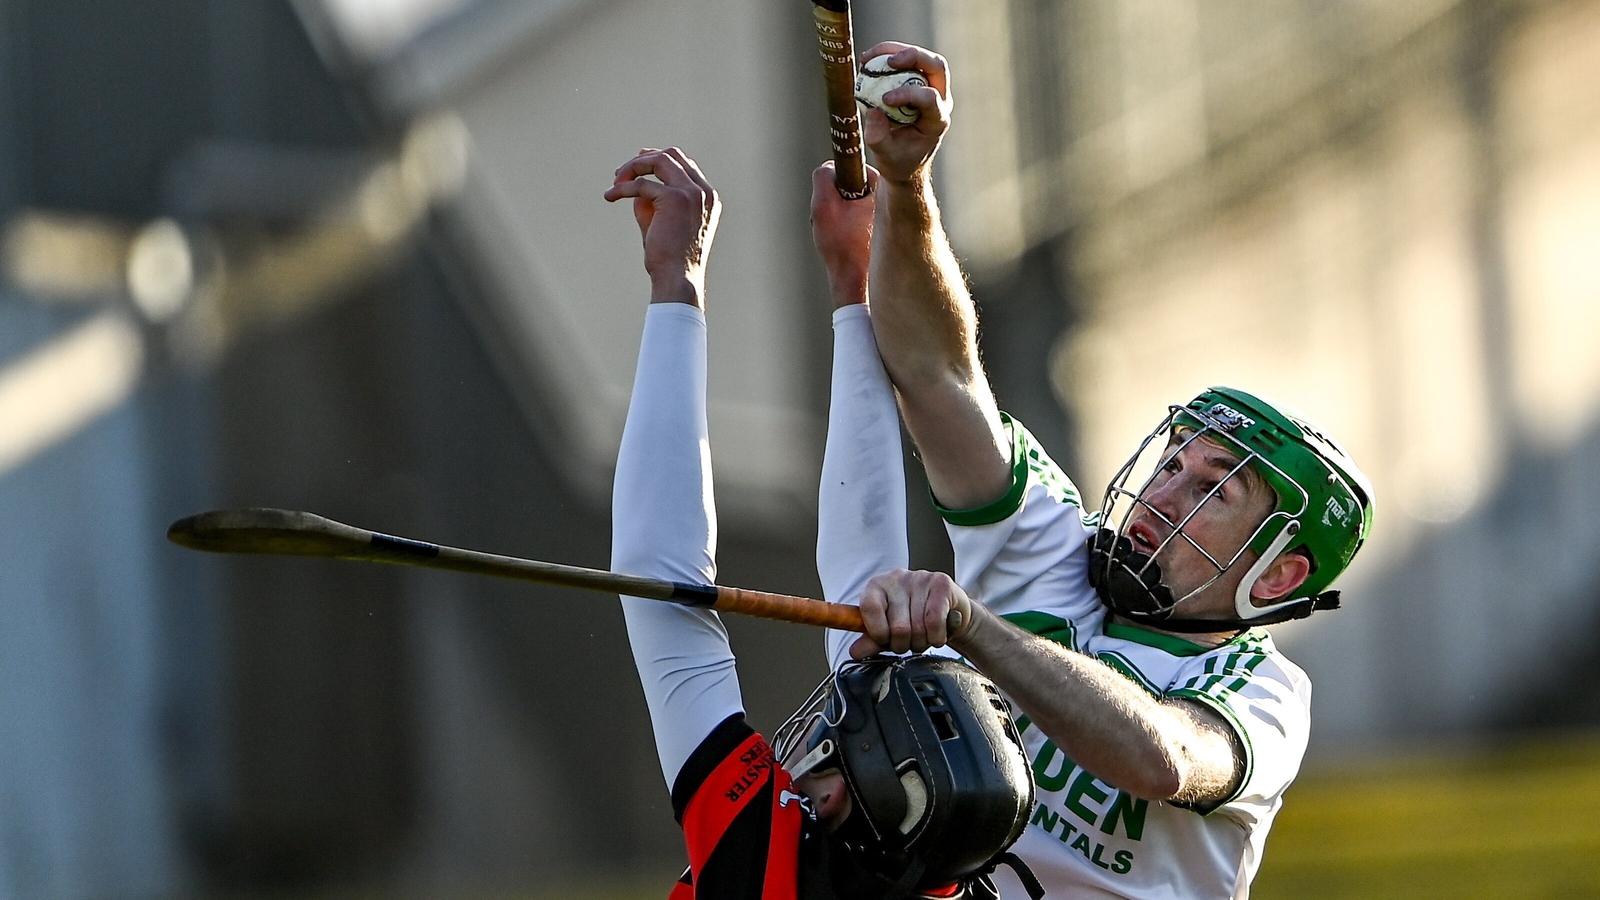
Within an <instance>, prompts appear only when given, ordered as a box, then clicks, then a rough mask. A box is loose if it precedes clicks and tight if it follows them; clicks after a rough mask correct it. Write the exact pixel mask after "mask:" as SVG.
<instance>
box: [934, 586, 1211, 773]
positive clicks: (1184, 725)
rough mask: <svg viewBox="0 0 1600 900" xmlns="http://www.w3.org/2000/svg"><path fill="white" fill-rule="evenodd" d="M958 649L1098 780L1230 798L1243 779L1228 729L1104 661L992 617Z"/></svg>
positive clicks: (979, 619) (976, 623)
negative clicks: (1147, 689)
mask: <svg viewBox="0 0 1600 900" xmlns="http://www.w3.org/2000/svg"><path fill="white" fill-rule="evenodd" d="M951 646H952V647H954V648H955V649H957V650H959V651H960V652H961V653H962V654H963V655H965V656H966V657H967V658H968V659H969V660H970V661H971V662H972V663H973V664H974V665H976V666H977V667H978V669H979V670H980V671H982V672H983V673H984V674H985V675H987V676H989V677H990V678H991V679H993V680H994V682H995V684H997V685H999V686H1000V688H1001V689H1002V690H1004V691H1005V692H1006V693H1007V695H1008V696H1010V697H1011V699H1012V701H1013V702H1014V703H1016V704H1017V706H1018V707H1019V708H1020V709H1021V711H1022V712H1023V713H1024V714H1025V715H1027V716H1028V718H1029V720H1030V721H1031V722H1032V723H1033V725H1034V727H1037V728H1038V729H1039V730H1040V731H1042V732H1043V733H1044V734H1045V735H1046V736H1048V737H1049V738H1050V739H1051V740H1052V741H1054V742H1055V744H1056V746H1058V747H1060V748H1061V750H1062V752H1064V753H1066V755H1067V756H1068V757H1070V758H1071V759H1072V760H1073V761H1074V762H1076V763H1077V764H1078V765H1080V766H1082V767H1083V768H1084V769H1085V770H1087V771H1089V772H1092V773H1093V774H1094V775H1095V777H1097V778H1099V779H1100V780H1102V781H1104V782H1106V783H1107V784H1110V785H1112V786H1115V787H1118V788H1121V789H1123V790H1126V791H1128V792H1129V793H1132V794H1134V795H1136V796H1139V797H1145V798H1148V799H1152V800H1179V801H1187V802H1207V801H1211V800H1214V799H1220V798H1222V797H1225V796H1226V795H1227V794H1228V793H1229V792H1230V790H1231V788H1232V786H1233V784H1234V781H1235V779H1236V777H1237V775H1238V771H1237V768H1238V767H1237V763H1236V757H1235V754H1234V747H1233V742H1232V739H1231V737H1230V733H1228V732H1227V731H1226V730H1225V729H1226V725H1221V726H1220V727H1219V726H1218V725H1217V724H1215V723H1212V722H1208V721H1206V720H1205V719H1204V713H1202V712H1200V711H1199V710H1198V709H1197V708H1196V707H1194V705H1192V704H1188V703H1183V702H1161V701H1158V700H1157V699H1156V698H1154V697H1152V696H1150V695H1149V694H1148V693H1146V692H1145V691H1144V690H1143V689H1141V688H1140V687H1138V686H1137V685H1135V684H1133V683H1132V682H1131V681H1129V680H1128V679H1126V678H1124V677H1122V676H1121V675H1118V674H1117V673H1116V672H1114V671H1112V670H1111V669H1110V668H1109V667H1107V666H1105V665H1104V664H1102V663H1101V662H1099V661H1098V660H1096V659H1093V658H1091V657H1089V656H1086V655H1084V654H1081V653H1077V652H1074V651H1072V650H1069V649H1067V648H1065V647H1062V646H1060V645H1059V644H1056V643H1054V642H1051V641H1047V640H1044V639H1043V638H1039V637H1036V636H1034V635H1031V634H1028V633H1027V632H1025V631H1023V630H1022V629H1020V628H1017V627H1016V626H1014V625H1012V624H1010V623H1009V622H1006V621H1004V620H1002V619H1000V618H998V617H996V616H994V615H993V614H992V613H988V612H987V611H986V610H974V618H973V622H972V625H971V627H970V628H969V629H968V630H967V631H966V632H965V633H964V634H962V635H961V637H960V638H959V639H958V640H954V641H952V642H951Z"/></svg>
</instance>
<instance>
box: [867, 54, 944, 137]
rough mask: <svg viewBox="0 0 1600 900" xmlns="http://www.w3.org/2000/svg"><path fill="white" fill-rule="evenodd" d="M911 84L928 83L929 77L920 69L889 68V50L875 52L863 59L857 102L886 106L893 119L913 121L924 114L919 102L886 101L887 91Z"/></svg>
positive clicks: (886, 111)
mask: <svg viewBox="0 0 1600 900" xmlns="http://www.w3.org/2000/svg"><path fill="white" fill-rule="evenodd" d="M907 84H911V85H916V86H918V87H927V86H928V79H927V76H925V75H923V74H922V73H921V72H920V71H918V70H916V69H891V68H889V57H888V55H887V54H885V55H883V56H874V57H873V58H871V59H869V60H867V61H866V62H865V63H863V64H862V66H861V69H860V71H858V72H857V73H856V102H857V103H860V104H861V105H862V106H869V107H872V108H873V109H881V110H883V114H884V115H886V116H888V117H889V121H891V122H898V123H899V124H901V125H910V124H911V123H912V122H915V121H916V120H917V117H918V116H920V115H921V114H922V113H921V111H920V110H918V109H917V108H916V107H915V106H890V105H888V104H886V103H884V102H883V95H884V94H886V93H888V92H889V91H892V90H894V89H895V88H897V87H900V86H902V85H907Z"/></svg>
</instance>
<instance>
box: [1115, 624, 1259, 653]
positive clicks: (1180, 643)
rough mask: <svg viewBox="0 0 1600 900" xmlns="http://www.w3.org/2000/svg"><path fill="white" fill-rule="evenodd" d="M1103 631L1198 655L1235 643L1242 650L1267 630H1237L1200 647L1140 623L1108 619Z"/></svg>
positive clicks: (1213, 651)
mask: <svg viewBox="0 0 1600 900" xmlns="http://www.w3.org/2000/svg"><path fill="white" fill-rule="evenodd" d="M1103 633H1104V634H1105V636H1106V637H1114V638H1121V639H1123V640H1125V641H1133V642H1134V643H1135V644H1144V645H1145V646H1147V647H1154V648H1156V649H1157V650H1165V651H1166V652H1168V653H1171V654H1172V655H1173V656H1199V655H1200V654H1202V653H1215V652H1216V651H1218V650H1222V649H1225V648H1227V647H1234V645H1236V644H1237V645H1239V646H1237V647H1234V649H1235V650H1242V649H1244V647H1243V645H1244V644H1246V643H1249V642H1252V641H1253V642H1256V643H1258V644H1259V643H1260V642H1261V641H1262V639H1263V638H1266V637H1267V632H1266V631H1264V630H1263V629H1260V628H1252V629H1250V630H1249V631H1241V632H1239V633H1238V634H1236V635H1234V636H1233V637H1231V638H1228V639H1227V640H1226V641H1224V642H1222V643H1220V644H1218V645H1217V646H1215V647H1202V646H1200V645H1199V644H1196V643H1195V642H1194V641H1186V640H1184V639H1183V638H1181V637H1177V636H1176V635H1171V634H1162V633H1161V632H1159V631H1151V630H1150V629H1148V628H1145V627H1144V626H1142V625H1133V624H1130V623H1124V622H1112V621H1109V620H1107V622H1106V624H1105V629H1104V631H1103ZM1257 652H1265V648H1261V649H1260V650H1258V651H1257Z"/></svg>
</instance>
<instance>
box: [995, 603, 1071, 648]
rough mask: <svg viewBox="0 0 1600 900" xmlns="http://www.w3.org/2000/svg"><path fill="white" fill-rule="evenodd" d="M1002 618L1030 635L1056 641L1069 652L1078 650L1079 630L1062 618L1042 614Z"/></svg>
mask: <svg viewBox="0 0 1600 900" xmlns="http://www.w3.org/2000/svg"><path fill="white" fill-rule="evenodd" d="M1000 618H1002V619H1005V620H1006V621H1007V622H1010V623H1011V624H1013V625H1015V626H1017V627H1018V628H1021V629H1022V630H1023V631H1026V632H1027V633H1029V634H1033V635H1038V636H1039V637H1042V638H1044V639H1045V640H1047V641H1055V642H1056V643H1058V644H1060V645H1061V646H1063V647H1065V648H1067V649H1068V650H1076V649H1078V629H1077V628H1076V627H1075V626H1074V625H1073V624H1072V623H1071V622H1068V621H1067V620H1066V619H1063V618H1061V617H1060V616H1052V615H1050V614H1049V613H1042V612H1035V611H1029V612H1019V613H1007V614H1005V615H1003V616H1001V617H1000Z"/></svg>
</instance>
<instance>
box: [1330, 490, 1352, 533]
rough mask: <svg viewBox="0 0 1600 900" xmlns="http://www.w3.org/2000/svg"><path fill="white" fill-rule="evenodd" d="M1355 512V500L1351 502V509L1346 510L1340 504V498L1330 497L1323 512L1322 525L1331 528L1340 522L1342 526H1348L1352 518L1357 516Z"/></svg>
mask: <svg viewBox="0 0 1600 900" xmlns="http://www.w3.org/2000/svg"><path fill="white" fill-rule="evenodd" d="M1355 512H1356V501H1355V500H1354V499H1353V498H1352V499H1351V500H1350V508H1349V509H1345V506H1344V504H1343V503H1340V502H1339V498H1338V497H1329V498H1328V506H1327V508H1326V509H1324V510H1323V511H1322V524H1324V525H1327V526H1329V527H1330V528H1331V527H1332V526H1333V523H1334V522H1338V523H1339V524H1340V525H1342V526H1348V525H1349V524H1350V517H1351V516H1353V515H1355Z"/></svg>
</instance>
